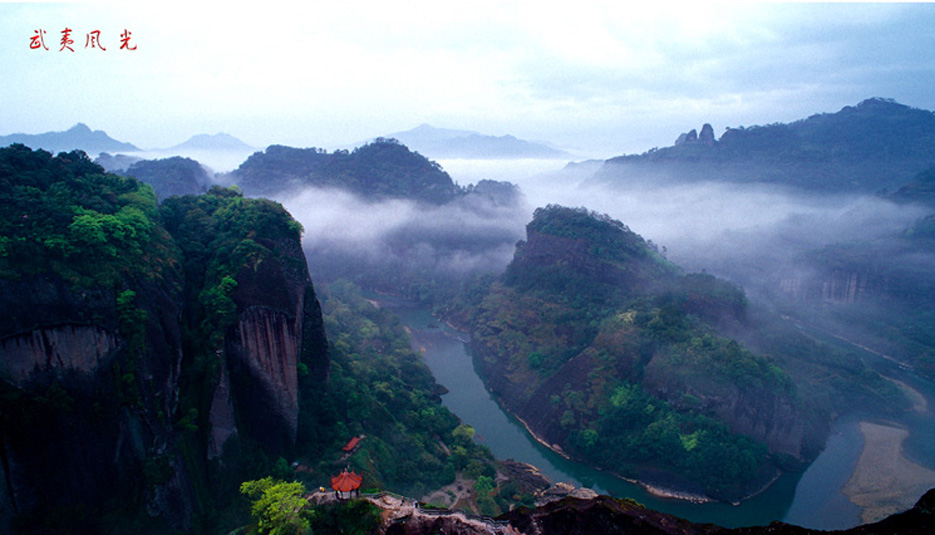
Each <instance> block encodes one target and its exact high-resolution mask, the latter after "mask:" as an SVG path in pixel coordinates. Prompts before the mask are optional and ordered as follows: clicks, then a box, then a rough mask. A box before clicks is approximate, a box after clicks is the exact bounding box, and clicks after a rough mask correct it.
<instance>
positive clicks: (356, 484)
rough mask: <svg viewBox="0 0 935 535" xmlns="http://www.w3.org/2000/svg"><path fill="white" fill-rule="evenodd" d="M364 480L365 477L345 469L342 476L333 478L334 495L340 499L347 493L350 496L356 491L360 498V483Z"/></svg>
mask: <svg viewBox="0 0 935 535" xmlns="http://www.w3.org/2000/svg"><path fill="white" fill-rule="evenodd" d="M363 480H364V478H363V476H361V475H360V474H357V473H356V472H348V471H347V468H345V469H344V470H343V471H342V472H341V473H340V474H338V475H336V476H334V477H332V478H331V488H333V489H334V494H335V496H336V497H338V498H343V497H344V496H343V494H344V493H345V492H347V493H349V494H350V493H352V492H354V491H357V495H358V496H360V483H361V482H362V481H363Z"/></svg>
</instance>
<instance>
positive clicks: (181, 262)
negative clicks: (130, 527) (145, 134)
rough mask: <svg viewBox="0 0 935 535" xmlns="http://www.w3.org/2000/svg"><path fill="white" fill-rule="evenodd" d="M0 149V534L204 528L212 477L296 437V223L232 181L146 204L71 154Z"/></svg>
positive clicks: (309, 355) (306, 348)
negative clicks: (126, 525) (126, 526)
mask: <svg viewBox="0 0 935 535" xmlns="http://www.w3.org/2000/svg"><path fill="white" fill-rule="evenodd" d="M0 161H2V162H3V163H4V165H0V212H2V214H0V215H2V216H3V217H2V220H3V221H4V222H3V223H2V224H0V253H2V254H0V310H2V311H3V312H2V313H3V320H4V321H2V322H0V379H2V381H0V488H2V490H0V531H2V532H6V533H9V532H13V531H17V532H22V533H43V532H53V531H61V530H63V529H65V530H68V531H70V532H76V533H80V532H95V533H96V532H102V531H106V530H108V529H112V525H113V523H116V525H119V523H120V522H119V521H117V520H116V519H119V518H123V519H124V521H127V522H134V523H135V525H137V526H148V527H149V528H150V529H156V530H162V531H170V530H171V531H189V530H196V529H204V527H205V526H206V524H205V522H206V521H207V519H208V518H210V517H211V515H213V514H215V513H214V507H215V499H216V498H215V497H216V496H218V495H230V494H232V493H235V492H236V490H235V489H230V488H227V487H226V486H225V485H229V484H236V483H237V482H239V480H238V481H234V482H233V483H231V482H229V480H230V479H236V478H237V477H239V476H229V475H225V474H226V473H230V474H233V473H235V472H236V471H237V470H240V469H241V468H238V467H240V466H247V465H250V463H254V465H255V463H256V462H257V459H258V457H257V456H258V455H259V458H260V459H262V458H265V457H264V456H275V455H282V454H284V453H286V452H289V451H290V450H291V448H293V447H294V444H295V440H296V429H297V425H298V413H299V399H300V397H301V396H302V393H301V392H300V391H299V387H298V384H297V377H298V374H299V369H301V370H302V371H303V372H304V373H308V374H318V375H319V376H321V377H326V376H327V373H328V355H327V342H326V340H325V338H324V330H323V324H322V318H321V311H320V308H319V305H318V302H317V298H316V296H315V293H314V289H313V287H312V283H311V280H310V278H309V275H308V269H307V267H306V263H305V257H304V255H303V253H302V250H301V246H300V241H299V238H300V231H301V227H300V226H299V225H298V224H297V223H295V221H293V220H292V218H291V217H290V216H289V215H288V213H286V212H285V210H283V209H282V207H281V206H279V205H277V204H275V203H272V202H270V201H265V200H247V199H243V198H242V197H240V196H239V194H237V193H236V192H233V191H229V190H216V191H214V192H212V193H211V194H208V195H204V196H200V197H183V198H178V197H176V198H173V200H172V202H170V203H168V204H164V205H163V206H161V207H158V208H157V205H156V202H155V195H154V194H153V192H152V189H151V188H149V187H148V186H145V185H143V184H141V183H140V182H137V181H135V180H132V179H127V178H124V177H119V176H115V175H109V174H105V173H104V172H103V169H101V168H100V167H98V166H96V165H94V164H92V163H91V162H90V161H89V160H88V159H87V157H86V156H85V155H83V154H81V153H71V154H68V155H59V156H57V157H54V158H53V157H52V156H51V155H50V154H48V153H43V152H41V151H37V152H31V151H29V150H28V149H25V148H24V147H11V148H8V149H2V150H0ZM10 210H13V213H15V214H16V215H13V213H10ZM233 438H237V440H232V439H233ZM257 452H260V453H257ZM273 458H275V457H273ZM105 518H106V519H107V520H106V521H105V520H104V519H105ZM105 522H106V523H108V525H107V526H106V527H105V525H104V523H105Z"/></svg>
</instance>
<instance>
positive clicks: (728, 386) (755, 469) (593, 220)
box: [472, 207, 824, 500]
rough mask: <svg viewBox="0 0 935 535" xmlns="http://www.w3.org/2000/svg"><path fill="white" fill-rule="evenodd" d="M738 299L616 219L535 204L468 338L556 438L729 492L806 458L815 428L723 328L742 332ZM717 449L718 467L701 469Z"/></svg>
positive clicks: (509, 396) (490, 370) (766, 366)
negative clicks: (785, 462)
mask: <svg viewBox="0 0 935 535" xmlns="http://www.w3.org/2000/svg"><path fill="white" fill-rule="evenodd" d="M746 307H747V303H746V298H745V296H744V293H743V291H742V290H741V289H739V288H736V287H734V286H733V285H731V284H730V283H727V282H725V281H720V280H718V279H716V278H714V277H712V276H710V275H704V274H692V275H684V274H681V273H679V270H678V268H677V267H676V266H674V265H673V264H671V263H669V262H667V261H666V260H665V259H664V258H662V257H661V256H660V255H659V254H658V253H656V252H655V250H654V249H653V247H652V246H651V244H648V243H647V242H645V241H644V240H643V239H642V238H640V237H639V236H637V235H636V234H634V233H633V232H631V231H630V230H629V229H627V228H626V226H625V225H623V224H622V223H619V222H616V221H612V220H609V218H606V217H602V216H599V215H595V214H592V213H588V212H587V211H586V210H583V209H567V208H562V207H547V208H545V209H539V210H537V211H536V214H535V216H534V218H533V221H532V222H531V223H530V224H529V225H528V226H527V240H526V241H525V242H521V243H519V244H518V245H517V250H516V254H515V256H514V259H513V262H512V263H511V264H510V266H509V267H508V269H507V271H506V274H505V275H504V277H503V279H502V280H501V281H500V282H497V283H495V284H493V285H492V286H491V288H490V291H489V293H488V295H487V296H486V297H485V298H484V300H483V301H482V302H481V303H480V305H479V306H478V307H477V309H476V310H475V311H474V324H473V329H472V349H473V354H474V358H475V362H476V363H477V365H478V367H479V369H480V370H481V372H482V374H483V375H484V378H485V381H486V384H487V386H488V387H489V388H490V390H491V391H492V392H493V393H494V394H495V395H497V396H498V397H499V398H500V400H501V401H502V402H503V404H504V405H505V407H506V408H507V409H509V410H510V411H511V412H513V413H514V414H515V415H517V416H518V417H519V418H520V419H521V420H523V421H524V422H525V423H526V425H527V426H528V427H529V428H530V430H531V431H532V432H533V433H534V434H536V435H537V436H538V437H539V439H540V440H541V441H543V442H544V443H546V444H547V445H549V446H550V447H552V448H553V449H555V450H557V451H560V452H562V453H564V454H566V455H569V456H572V457H575V458H578V459H580V460H584V461H586V462H590V463H592V464H595V465H597V466H601V467H604V468H607V469H609V470H613V471H615V472H617V473H620V474H623V475H625V476H627V477H633V478H637V479H642V480H644V481H647V482H652V484H655V485H658V486H665V487H669V488H675V489H679V490H688V491H690V492H694V493H697V494H706V495H707V496H709V497H716V498H719V499H730V500H734V499H738V498H740V497H742V496H744V495H745V493H746V492H749V491H752V490H753V489H755V488H758V485H762V484H763V483H765V482H766V481H768V480H769V479H770V478H771V477H772V476H773V475H774V474H775V471H776V468H777V466H778V464H773V463H774V462H775V461H774V460H775V459H778V458H782V459H796V460H799V461H807V460H809V459H810V458H811V456H812V455H814V454H815V453H816V451H817V450H818V449H819V447H818V446H817V444H820V443H821V442H822V441H823V435H822V433H823V432H824V431H823V429H824V428H823V427H822V426H821V425H817V424H815V423H813V422H810V421H809V417H807V414H808V411H807V410H806V408H805V403H804V401H803V398H802V396H801V395H800V393H798V392H797V391H796V387H795V385H794V382H793V380H792V378H791V377H790V376H789V375H788V373H787V372H786V371H784V370H783V369H782V368H781V367H779V366H777V363H776V362H773V361H771V360H769V359H767V358H765V357H763V356H761V355H759V354H758V353H756V352H755V351H754V350H753V349H751V348H748V347H746V346H744V345H742V344H741V343H739V342H738V341H735V340H732V339H730V338H727V336H726V335H725V334H723V333H726V332H728V331H738V332H739V331H743V330H745V329H747V330H749V329H750V326H749V325H748V324H747V320H746ZM725 452H727V453H726V455H727V456H728V457H729V460H725V462H724V463H723V468H722V469H721V470H719V471H718V472H717V473H714V472H712V471H710V470H706V469H704V468H699V467H702V466H703V465H705V464H710V463H706V461H705V460H704V459H705V458H707V457H708V456H711V455H721V454H722V453H725ZM771 459H773V460H771Z"/></svg>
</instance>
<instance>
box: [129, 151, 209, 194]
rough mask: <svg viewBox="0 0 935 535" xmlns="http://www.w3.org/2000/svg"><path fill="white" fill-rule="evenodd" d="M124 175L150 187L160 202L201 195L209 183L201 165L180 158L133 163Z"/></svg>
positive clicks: (188, 159) (189, 159)
mask: <svg viewBox="0 0 935 535" xmlns="http://www.w3.org/2000/svg"><path fill="white" fill-rule="evenodd" d="M124 174H126V175H127V176H130V177H133V178H136V179H137V180H140V181H142V182H145V183H147V184H149V185H151V186H152V187H153V189H154V190H155V191H156V196H157V197H158V198H159V200H160V201H161V200H163V199H166V198H168V197H172V196H174V195H197V194H199V193H203V192H204V191H205V190H206V189H208V186H209V184H210V182H211V179H210V178H209V177H208V173H207V172H206V171H205V170H204V168H203V167H201V164H199V163H198V162H196V161H195V160H192V159H191V158H183V157H181V156H173V157H172V158H164V159H161V160H141V161H138V162H134V163H133V164H131V165H130V166H129V167H128V168H127V170H126V172H125V173H124Z"/></svg>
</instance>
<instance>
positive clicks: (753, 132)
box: [600, 98, 935, 193]
mask: <svg viewBox="0 0 935 535" xmlns="http://www.w3.org/2000/svg"><path fill="white" fill-rule="evenodd" d="M933 131H935V114H932V112H929V111H925V110H920V109H914V108H910V107H908V106H904V105H902V104H898V103H896V102H893V101H891V100H887V99H878V98H876V99H869V100H865V101H863V102H861V103H859V104H858V105H856V106H847V107H845V108H843V109H841V110H840V111H838V112H837V113H824V114H817V115H813V116H811V117H809V118H807V119H802V120H799V121H796V122H793V123H790V124H778V123H777V124H769V125H765V126H752V127H743V126H740V127H737V128H728V129H727V130H726V131H725V132H724V134H723V135H722V136H721V137H720V139H719V140H717V142H716V143H712V144H710V145H708V144H703V143H681V144H678V145H675V146H671V147H665V148H659V149H653V150H651V151H649V152H646V153H644V154H640V155H629V156H619V157H616V158H612V159H611V160H609V163H611V165H609V166H605V169H604V170H602V171H601V173H600V176H601V179H602V180H605V181H608V182H611V183H612V182H615V181H617V180H620V179H621V178H624V177H627V178H630V179H632V177H633V175H634V173H638V172H639V170H647V171H651V172H652V176H654V177H658V176H665V175H668V176H671V177H673V178H675V179H676V180H686V181H694V180H696V179H697V177H699V176H706V177H709V179H716V180H729V181H734V182H771V183H781V184H787V185H793V186H796V187H801V188H805V189H808V190H812V191H857V192H863V193H876V192H877V191H879V190H881V189H887V188H897V187H899V186H901V185H902V184H903V183H905V182H906V180H908V179H910V178H911V177H913V176H915V175H916V174H917V173H919V172H920V171H923V170H924V169H927V168H929V167H931V165H932V161H933V157H935V154H933V150H932V147H933V141H935V140H933V137H932V132H933ZM614 164H619V165H621V166H626V167H629V169H630V170H629V171H626V172H623V173H620V172H618V171H617V170H616V169H619V168H618V167H616V166H615V165H614Z"/></svg>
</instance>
